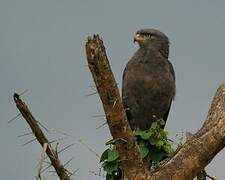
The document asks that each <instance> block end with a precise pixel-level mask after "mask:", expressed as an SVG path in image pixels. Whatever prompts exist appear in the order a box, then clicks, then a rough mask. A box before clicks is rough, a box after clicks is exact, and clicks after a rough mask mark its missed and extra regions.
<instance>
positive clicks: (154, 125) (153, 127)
mask: <svg viewBox="0 0 225 180" xmlns="http://www.w3.org/2000/svg"><path fill="white" fill-rule="evenodd" d="M157 126H158V124H157V122H153V123H152V125H151V128H150V129H153V130H155V129H156V128H157Z"/></svg>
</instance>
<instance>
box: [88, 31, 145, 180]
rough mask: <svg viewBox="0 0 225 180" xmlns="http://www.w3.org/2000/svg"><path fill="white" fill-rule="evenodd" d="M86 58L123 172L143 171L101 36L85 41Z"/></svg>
mask: <svg viewBox="0 0 225 180" xmlns="http://www.w3.org/2000/svg"><path fill="white" fill-rule="evenodd" d="M86 53H87V61H88V66H89V68H90V71H91V73H92V76H93V79H94V82H95V84H96V87H97V90H98V93H99V95H100V98H101V101H102V104H103V108H104V110H105V114H106V119H107V123H108V125H109V129H110V132H111V134H112V137H113V139H114V141H115V144H116V147H117V149H118V151H119V154H120V159H121V160H122V167H123V170H124V176H125V178H127V179H132V178H133V177H134V176H136V172H137V171H139V172H143V173H146V172H147V170H146V168H145V167H144V164H143V162H142V160H141V159H140V157H139V153H138V146H137V143H136V141H135V137H134V135H133V133H132V130H131V129H130V127H129V125H128V121H127V117H126V114H125V111H124V108H123V105H122V100H121V97H120V94H119V90H118V87H117V84H116V81H115V79H114V76H113V73H112V71H111V68H110V65H109V62H108V58H107V56H106V52H105V48H104V45H103V42H102V40H101V39H100V38H99V36H98V35H96V36H94V38H93V39H91V38H89V40H88V42H87V43H86Z"/></svg>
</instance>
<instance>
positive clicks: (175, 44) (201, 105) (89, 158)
mask: <svg viewBox="0 0 225 180" xmlns="http://www.w3.org/2000/svg"><path fill="white" fill-rule="evenodd" d="M0 25H1V28H0V59H1V60H0V82H1V93H0V114H1V121H0V142H1V151H0V152H1V153H0V159H1V161H2V163H1V164H0V172H1V173H0V179H4V180H12V179H18V180H24V179H35V175H36V171H37V163H38V158H39V156H40V153H41V148H40V146H39V144H37V143H31V144H29V145H27V146H24V147H23V146H21V145H22V144H23V143H25V142H27V141H28V140H30V139H31V137H24V138H18V137H17V136H18V135H20V134H23V133H25V132H27V131H28V128H27V125H26V124H25V123H24V121H23V119H22V118H18V120H16V121H14V122H13V123H11V124H7V121H8V120H9V119H11V118H12V117H14V116H15V115H17V113H18V111H17V109H16V107H15V105H14V103H13V100H12V95H13V93H14V92H15V91H16V92H18V93H20V92H22V91H24V90H26V89H28V92H27V93H26V94H24V96H22V98H23V99H24V100H25V101H26V102H27V104H28V105H29V107H30V109H31V110H32V112H33V114H34V115H35V117H37V119H39V120H40V121H41V122H42V123H43V124H45V125H46V126H47V127H48V128H49V129H55V130H58V131H59V130H61V131H64V132H67V133H68V134H70V135H71V136H73V137H70V138H68V139H67V140H65V141H63V142H62V146H66V145H68V144H70V143H73V142H75V143H76V144H75V145H74V146H73V147H71V148H70V149H68V150H67V151H65V152H64V153H63V154H62V156H61V158H62V159H63V160H64V162H66V161H67V160H69V159H70V158H71V157H74V160H73V161H72V163H71V165H70V169H72V170H75V169H77V168H79V171H78V172H77V175H76V176H75V178H74V179H79V180H87V179H92V180H100V179H102V178H101V177H98V176H95V175H93V173H91V172H90V171H95V172H98V167H99V166H98V158H97V157H96V156H95V155H94V154H93V153H91V152H90V151H89V150H88V149H87V148H86V147H84V146H82V145H80V144H79V143H78V139H82V140H83V141H84V142H85V143H86V144H87V145H88V146H90V147H91V148H93V149H94V150H95V151H96V152H97V153H98V154H101V153H102V151H103V150H104V149H105V148H106V147H105V146H104V143H105V142H106V141H107V140H109V139H110V135H109V132H108V128H107V126H105V127H103V128H100V129H98V130H96V127H98V126H99V125H101V124H102V123H103V122H104V119H101V118H93V117H92V116H94V115H101V114H103V111H102V106H101V103H100V101H99V98H98V96H97V95H94V96H90V97H87V96H86V95H87V94H89V93H91V92H92V91H91V88H90V87H89V86H90V85H93V81H92V78H91V74H90V72H89V70H88V68H87V66H86V56H85V50H84V44H85V40H86V38H87V36H88V35H91V34H93V33H99V34H100V35H101V36H102V37H103V39H104V42H105V45H106V49H107V52H108V56H109V60H110V63H111V65H112V69H113V72H114V74H115V77H116V80H117V81H118V83H119V85H120V87H121V79H122V71H123V69H124V67H125V64H126V63H127V61H128V59H129V58H130V57H131V56H132V55H133V53H134V52H135V50H136V49H137V46H136V45H135V44H133V42H132V40H133V35H134V33H135V31H137V30H139V29H142V28H157V29H159V30H161V31H162V32H164V33H166V34H167V35H168V36H169V38H170V42H171V47H170V60H171V62H172V63H173V65H174V68H175V72H176V77H177V96H176V100H175V102H174V103H173V106H172V110H171V113H170V116H169V120H168V123H167V126H166V129H167V130H168V131H169V133H170V136H171V137H174V136H175V134H176V133H180V132H185V131H190V132H193V133H194V132H196V131H197V130H198V128H200V126H201V124H202V123H203V121H204V120H205V117H206V113H207V111H208V108H209V105H210V103H211V100H212V97H213V94H214V92H215V90H216V88H217V87H218V85H219V84H220V83H221V82H222V81H224V79H225V70H224V67H225V58H224V51H225V48H224V47H225V45H224V42H225V35H224V32H225V1H222V0H214V1H210V0H190V1H181V0H170V1H162V0H157V1H153V0H149V1H147V0H139V1H134V0H123V1H119V0H114V1H113V0H111V1H106V0H95V1H93V0H65V1H62V0H39V1H35V0H20V1H17V0H0ZM49 136H50V137H57V136H60V137H61V136H62V135H60V134H59V133H54V132H53V131H52V134H49ZM224 156H225V151H223V152H221V153H220V154H219V155H218V156H217V157H216V158H215V159H214V160H213V162H212V163H211V165H210V166H209V167H208V168H207V169H208V173H209V174H210V175H212V176H214V177H217V179H218V180H223V179H225V172H224V170H223V169H224V168H223V167H224V164H225V158H224ZM45 175H46V177H47V179H49V180H53V179H57V178H56V176H54V175H51V174H49V173H47V174H45Z"/></svg>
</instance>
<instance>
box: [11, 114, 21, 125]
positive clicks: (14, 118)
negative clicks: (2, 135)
mask: <svg viewBox="0 0 225 180" xmlns="http://www.w3.org/2000/svg"><path fill="white" fill-rule="evenodd" d="M21 115H22V114H21V113H19V114H17V115H16V116H15V117H13V118H12V119H10V120H9V121H8V124H10V123H11V122H13V121H14V120H16V119H17V118H18V117H19V116H21Z"/></svg>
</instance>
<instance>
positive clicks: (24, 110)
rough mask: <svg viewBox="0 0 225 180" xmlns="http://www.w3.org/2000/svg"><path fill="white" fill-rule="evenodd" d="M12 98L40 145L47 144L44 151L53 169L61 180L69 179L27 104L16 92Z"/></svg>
mask: <svg viewBox="0 0 225 180" xmlns="http://www.w3.org/2000/svg"><path fill="white" fill-rule="evenodd" d="M13 98H14V101H15V103H16V106H17V108H18V109H19V111H20V113H21V114H22V116H23V117H24V119H25V120H26V122H27V123H28V124H29V126H30V128H31V130H32V132H33V134H34V135H35V137H36V139H37V140H38V142H39V143H40V144H41V146H42V147H43V146H44V144H45V143H47V144H48V147H47V149H46V153H47V155H48V157H49V159H50V161H51V163H52V166H53V167H54V168H55V171H56V173H57V174H58V176H59V178H60V179H61V180H70V177H69V175H68V174H67V172H66V169H65V168H64V167H63V165H62V163H61V162H60V160H59V159H58V158H57V153H56V152H55V151H54V149H53V148H52V146H51V144H49V141H48V139H47V138H46V136H45V135H44V133H43V132H42V130H41V128H40V127H39V125H38V123H37V122H38V121H37V120H36V119H35V118H34V117H33V115H32V114H31V112H30V110H29V109H28V107H27V105H26V104H25V103H24V102H23V101H22V100H21V99H20V97H19V95H18V94H16V93H15V94H14V96H13Z"/></svg>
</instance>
